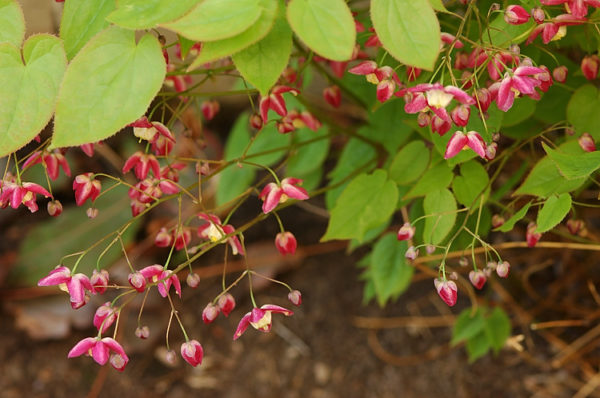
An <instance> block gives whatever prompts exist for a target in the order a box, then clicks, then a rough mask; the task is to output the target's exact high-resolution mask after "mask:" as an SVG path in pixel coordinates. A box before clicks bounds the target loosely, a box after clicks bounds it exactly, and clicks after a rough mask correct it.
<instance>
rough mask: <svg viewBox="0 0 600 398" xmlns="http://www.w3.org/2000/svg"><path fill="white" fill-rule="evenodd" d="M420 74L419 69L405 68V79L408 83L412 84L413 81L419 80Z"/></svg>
mask: <svg viewBox="0 0 600 398" xmlns="http://www.w3.org/2000/svg"><path fill="white" fill-rule="evenodd" d="M421 72H422V70H421V69H420V68H415V67H412V66H407V67H406V79H407V80H408V81H409V82H413V81H415V80H417V79H418V78H419V76H421Z"/></svg>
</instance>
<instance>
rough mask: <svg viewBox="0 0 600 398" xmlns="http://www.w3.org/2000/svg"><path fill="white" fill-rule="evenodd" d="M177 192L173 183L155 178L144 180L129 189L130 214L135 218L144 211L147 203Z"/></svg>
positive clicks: (177, 188) (177, 189)
mask: <svg viewBox="0 0 600 398" xmlns="http://www.w3.org/2000/svg"><path fill="white" fill-rule="evenodd" d="M177 192H179V187H178V186H177V184H175V183H174V182H173V181H169V180H165V179H160V180H159V179H157V178H146V179H145V180H142V181H140V182H138V183H137V184H135V187H134V188H129V193H128V194H129V198H130V199H131V202H130V203H131V213H132V214H133V216H134V217H135V216H137V215H138V214H140V213H141V212H142V211H144V210H145V209H146V207H147V205H148V204H149V203H152V202H153V201H155V200H157V199H158V198H160V197H161V196H162V195H163V194H167V195H172V194H175V193H177Z"/></svg>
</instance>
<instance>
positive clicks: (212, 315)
mask: <svg viewBox="0 0 600 398" xmlns="http://www.w3.org/2000/svg"><path fill="white" fill-rule="evenodd" d="M219 311H220V310H219V307H217V306H216V305H214V304H213V303H208V304H207V305H206V307H204V310H202V321H204V323H207V324H208V323H211V322H212V321H214V320H215V319H217V316H219Z"/></svg>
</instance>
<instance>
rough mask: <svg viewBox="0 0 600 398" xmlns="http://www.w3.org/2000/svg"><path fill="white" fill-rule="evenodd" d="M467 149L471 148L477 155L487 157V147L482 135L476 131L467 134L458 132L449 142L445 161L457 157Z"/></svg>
mask: <svg viewBox="0 0 600 398" xmlns="http://www.w3.org/2000/svg"><path fill="white" fill-rule="evenodd" d="M465 147H469V148H471V149H472V150H473V151H475V153H477V154H478V155H479V156H481V157H482V158H485V157H486V152H485V149H486V145H485V141H483V138H481V135H479V133H478V132H476V131H469V132H468V133H467V134H465V133H463V132H462V131H457V132H455V133H454V135H453V136H452V138H450V141H448V145H447V146H446V153H445V154H444V159H450V158H452V157H454V156H456V155H458V153H459V152H460V151H462V150H463V149H464V148H465Z"/></svg>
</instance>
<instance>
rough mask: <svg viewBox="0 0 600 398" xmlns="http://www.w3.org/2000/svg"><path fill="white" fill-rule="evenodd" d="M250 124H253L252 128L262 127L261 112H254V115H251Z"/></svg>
mask: <svg viewBox="0 0 600 398" xmlns="http://www.w3.org/2000/svg"><path fill="white" fill-rule="evenodd" d="M250 126H252V128H255V129H257V130H260V129H261V128H262V126H263V120H262V118H261V117H260V115H259V114H257V113H254V114H253V115H252V116H250Z"/></svg>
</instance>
